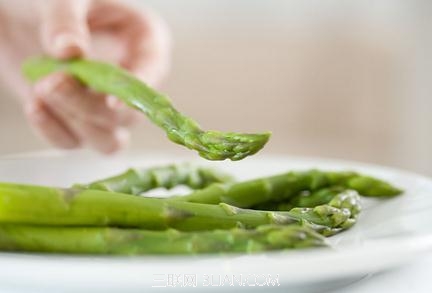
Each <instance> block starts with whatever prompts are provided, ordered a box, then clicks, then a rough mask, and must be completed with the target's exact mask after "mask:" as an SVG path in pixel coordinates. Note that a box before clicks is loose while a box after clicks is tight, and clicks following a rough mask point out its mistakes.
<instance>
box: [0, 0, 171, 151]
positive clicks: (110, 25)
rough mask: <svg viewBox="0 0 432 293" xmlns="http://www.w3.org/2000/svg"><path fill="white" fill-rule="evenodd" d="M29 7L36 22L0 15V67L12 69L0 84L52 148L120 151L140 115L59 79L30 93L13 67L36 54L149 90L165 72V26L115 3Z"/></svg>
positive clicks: (93, 0)
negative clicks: (125, 73)
mask: <svg viewBox="0 0 432 293" xmlns="http://www.w3.org/2000/svg"><path fill="white" fill-rule="evenodd" d="M26 2H27V3H28V1H26ZM32 3H33V1H32ZM21 4H22V3H21ZM34 4H37V7H36V8H37V10H36V11H38V13H37V15H29V14H26V13H25V12H22V11H21V12H19V13H17V11H8V10H7V9H3V11H2V12H3V13H6V16H7V17H5V18H4V19H5V21H4V22H5V23H6V26H4V27H5V28H6V29H4V30H3V32H0V33H1V37H2V38H3V39H5V40H6V41H7V42H6V43H5V42H4V41H3V42H2V45H0V46H1V48H0V50H1V55H2V56H0V62H1V63H3V65H8V67H9V68H12V69H13V72H7V73H4V72H2V75H3V79H5V80H6V81H7V82H8V83H9V84H10V85H11V86H12V89H14V90H15V91H16V92H17V93H19V94H20V95H21V96H22V97H23V99H22V101H23V104H24V107H25V109H26V115H27V117H28V120H29V122H30V124H31V125H32V126H33V128H34V129H35V130H36V131H37V132H38V133H39V134H41V135H42V136H43V137H44V138H46V139H47V140H48V141H49V142H50V143H51V144H53V145H54V146H57V147H60V148H77V147H81V146H88V147H91V148H93V149H96V150H98V151H100V152H103V153H112V152H114V151H117V150H119V149H121V148H122V147H123V146H124V145H125V144H126V143H127V141H128V130H127V127H129V126H131V125H132V124H134V123H135V122H136V121H137V118H138V117H140V116H139V113H137V112H135V110H132V109H129V108H127V107H126V106H124V105H123V104H122V103H120V102H119V101H118V100H117V99H116V98H114V97H107V96H103V95H101V94H98V93H95V92H93V91H92V90H90V89H88V88H86V87H84V86H83V85H82V84H80V83H79V82H78V81H77V80H75V79H73V78H72V77H70V76H67V75H65V74H63V73H56V74H53V75H50V76H48V77H46V78H45V79H43V80H41V81H40V82H38V83H37V84H36V85H35V86H34V87H33V88H30V87H29V86H28V84H27V83H26V82H25V81H24V80H22V78H21V76H20V74H19V68H20V64H21V62H22V60H24V59H25V58H26V57H27V56H31V55H36V54H40V53H45V54H48V55H50V56H53V57H56V58H62V59H64V58H73V57H89V58H94V59H102V60H105V61H110V62H114V63H117V64H119V65H121V66H123V67H125V68H127V69H128V70H130V71H131V72H132V73H133V74H135V75H136V76H137V77H139V78H141V79H142V80H144V81H145V82H146V83H149V84H151V85H156V84H157V83H158V82H159V81H160V80H161V78H162V77H163V76H164V75H165V73H166V71H167V69H168V65H169V47H170V44H169V37H168V35H169V34H168V31H167V28H166V26H165V25H164V23H163V22H162V21H161V20H160V19H159V18H158V17H157V16H156V15H154V14H151V13H149V12H146V13H143V12H138V11H137V10H134V9H133V8H131V7H130V6H127V5H125V4H123V3H121V2H118V1H104V0H99V1H98V0H40V1H35V2H34ZM34 4H33V5H34ZM30 10H31V9H30ZM33 14H34V13H33ZM15 71H16V72H15Z"/></svg>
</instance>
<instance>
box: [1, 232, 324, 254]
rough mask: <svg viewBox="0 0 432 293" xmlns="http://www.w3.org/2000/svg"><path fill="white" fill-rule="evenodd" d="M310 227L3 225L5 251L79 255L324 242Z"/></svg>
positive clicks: (263, 247)
mask: <svg viewBox="0 0 432 293" xmlns="http://www.w3.org/2000/svg"><path fill="white" fill-rule="evenodd" d="M324 245H325V241H324V238H323V237H322V236H321V235H319V234H317V233H316V232H314V231H313V230H311V229H310V228H308V227H305V226H299V225H287V226H274V225H268V226H260V227H258V228H257V229H254V230H245V229H238V228H234V229H231V230H214V231H202V232H179V231H177V230H173V229H169V230H165V231H147V230H138V229H118V228H104V227H102V228H101V227H53V226H31V225H30V226H29V225H16V224H1V225H0V250H2V251H5V250H6V251H27V252H48V253H74V254H120V255H140V254H196V253H220V252H247V253H251V252H259V251H267V250H275V249H292V248H306V247H316V246H324Z"/></svg>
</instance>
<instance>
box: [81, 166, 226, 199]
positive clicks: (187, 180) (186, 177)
mask: <svg viewBox="0 0 432 293" xmlns="http://www.w3.org/2000/svg"><path fill="white" fill-rule="evenodd" d="M232 180H233V178H232V177H231V176H230V175H228V174H227V173H223V172H221V171H217V170H215V169H211V168H204V167H197V166H193V165H190V164H176V165H168V166H160V167H153V168H148V169H129V170H127V171H125V172H123V173H121V174H119V175H116V176H112V177H109V178H105V179H101V180H98V181H95V182H92V183H90V184H87V185H76V186H75V187H82V188H88V189H97V190H106V191H114V192H119V193H127V194H136V195H138V194H141V193H143V192H145V191H149V190H151V189H154V188H158V187H164V188H167V189H170V188H173V187H175V186H178V185H186V186H188V187H190V188H192V189H201V188H204V187H207V186H208V185H210V184H211V183H215V182H229V181H232Z"/></svg>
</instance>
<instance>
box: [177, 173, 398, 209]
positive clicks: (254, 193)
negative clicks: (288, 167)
mask: <svg viewBox="0 0 432 293" xmlns="http://www.w3.org/2000/svg"><path fill="white" fill-rule="evenodd" d="M332 186H341V187H343V188H344V189H353V190H356V191H357V192H358V193H360V194H361V195H363V196H374V197H390V196H395V195H398V194H400V193H401V192H402V191H401V190H400V189H398V188H396V187H394V186H392V185H390V184H389V183H387V182H384V181H382V180H379V179H376V178H373V177H369V176H364V175H361V174H358V173H355V172H347V171H345V172H344V171H342V172H326V171H320V170H309V171H304V172H288V173H285V174H280V175H274V176H270V177H264V178H258V179H254V180H248V181H244V182H239V183H225V184H212V185H210V186H208V187H206V188H204V189H201V190H197V191H195V192H193V193H191V194H189V195H186V196H179V197H175V198H173V199H172V200H177V201H188V202H196V203H208V204H217V203H220V202H224V203H227V204H231V205H234V206H237V207H242V208H249V207H254V206H256V205H258V204H262V203H268V202H287V201H289V200H291V199H292V198H293V197H295V196H296V195H298V194H299V193H301V192H302V191H305V190H310V191H315V190H318V189H321V188H325V187H332Z"/></svg>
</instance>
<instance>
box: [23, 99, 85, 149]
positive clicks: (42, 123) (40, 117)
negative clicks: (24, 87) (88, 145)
mask: <svg viewBox="0 0 432 293" xmlns="http://www.w3.org/2000/svg"><path fill="white" fill-rule="evenodd" d="M25 113H26V116H27V119H28V120H29V122H30V125H31V126H32V128H33V129H34V130H35V132H36V133H37V134H39V135H40V136H42V137H43V138H45V139H46V140H48V142H50V143H51V144H52V145H54V146H56V147H59V148H64V149H72V148H76V147H79V146H80V141H79V140H78V138H77V137H75V136H74V135H73V133H72V132H71V131H70V130H69V129H68V128H67V127H66V126H65V125H63V124H62V123H61V122H60V120H59V119H57V118H56V117H55V116H54V115H53V114H52V113H51V112H50V111H49V109H48V108H47V107H46V106H45V105H44V104H43V102H42V101H41V100H40V99H38V98H34V99H33V100H32V101H30V103H29V104H28V106H27V107H26V109H25Z"/></svg>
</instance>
